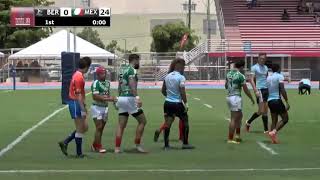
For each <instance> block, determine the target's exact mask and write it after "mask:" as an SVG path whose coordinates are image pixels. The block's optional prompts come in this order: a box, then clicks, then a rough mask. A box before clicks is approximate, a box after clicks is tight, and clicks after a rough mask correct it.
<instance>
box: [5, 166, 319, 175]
mask: <svg viewBox="0 0 320 180" xmlns="http://www.w3.org/2000/svg"><path fill="white" fill-rule="evenodd" d="M313 170H314V171H317V170H320V167H316V168H270V169H255V168H248V169H69V170H67V169H44V170H40V169H39V170H0V173H8V174H15V173H31V174H35V173H104V172H114V173H121V172H149V173H153V172H164V173H185V172H254V171H256V172H258V171H261V172H265V171H269V172H272V171H313Z"/></svg>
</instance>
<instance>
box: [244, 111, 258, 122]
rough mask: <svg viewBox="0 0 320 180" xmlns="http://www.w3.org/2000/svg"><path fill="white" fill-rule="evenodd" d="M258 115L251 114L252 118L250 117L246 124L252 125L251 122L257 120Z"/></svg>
mask: <svg viewBox="0 0 320 180" xmlns="http://www.w3.org/2000/svg"><path fill="white" fill-rule="evenodd" d="M259 116H260V115H259V114H258V113H256V112H255V113H253V114H252V116H251V118H250V119H249V120H248V122H247V123H248V124H251V123H252V121H254V120H255V119H257V118H258V117H259Z"/></svg>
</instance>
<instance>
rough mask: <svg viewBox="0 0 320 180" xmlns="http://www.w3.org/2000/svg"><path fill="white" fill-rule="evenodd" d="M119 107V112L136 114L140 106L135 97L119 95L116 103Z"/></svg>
mask: <svg viewBox="0 0 320 180" xmlns="http://www.w3.org/2000/svg"><path fill="white" fill-rule="evenodd" d="M116 106H117V107H118V109H119V110H118V112H119V114H121V113H128V114H135V113H137V112H138V111H139V108H138V106H137V103H136V98H135V97H124V96H120V97H118V102H117V104H116Z"/></svg>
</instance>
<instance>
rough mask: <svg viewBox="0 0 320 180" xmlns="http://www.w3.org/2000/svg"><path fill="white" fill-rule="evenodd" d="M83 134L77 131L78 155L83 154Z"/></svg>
mask: <svg viewBox="0 0 320 180" xmlns="http://www.w3.org/2000/svg"><path fill="white" fill-rule="evenodd" d="M82 136H83V135H82V134H80V133H76V137H75V141H76V149H77V155H78V156H80V155H82Z"/></svg>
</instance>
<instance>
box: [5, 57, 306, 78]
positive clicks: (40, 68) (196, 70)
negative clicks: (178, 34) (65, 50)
mask: <svg viewBox="0 0 320 180" xmlns="http://www.w3.org/2000/svg"><path fill="white" fill-rule="evenodd" d="M138 54H139V55H140V57H141V68H140V70H139V79H140V81H151V82H153V81H162V80H163V78H164V77H165V75H166V74H167V72H168V69H169V66H170V63H171V61H172V60H173V59H174V58H176V57H177V54H176V53H152V52H151V53H150V52H146V53H141V52H140V53H138ZM118 57H119V58H118V59H116V60H112V61H109V60H108V61H93V64H92V66H91V68H90V70H89V72H88V74H86V79H87V80H88V81H90V80H93V79H94V70H95V67H98V66H100V65H102V66H104V67H106V68H107V70H108V79H109V80H111V81H117V79H118V70H119V67H120V65H121V64H123V63H128V61H126V58H121V57H128V54H125V55H123V54H122V55H118ZM226 64H227V63H226V59H224V58H210V59H207V58H206V56H200V57H199V58H198V59H196V60H195V61H194V62H192V63H190V64H188V65H187V66H186V68H185V76H186V78H187V80H189V81H212V80H224V79H225V77H226V73H227V72H228V71H229V69H230V68H229V66H227V65H226ZM14 66H15V69H16V81H17V82H28V83H43V82H61V80H62V76H61V65H60V61H59V60H55V61H30V60H28V61H20V62H16V63H15V64H14ZM10 68H11V65H10V64H8V63H7V64H3V65H2V67H1V68H0V82H12V73H11V72H10ZM247 72H248V71H247ZM283 73H284V74H285V76H286V79H288V80H289V81H290V80H291V81H297V80H300V79H302V78H309V79H311V73H312V72H311V70H310V69H284V70H283ZM247 74H248V73H247Z"/></svg>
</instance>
